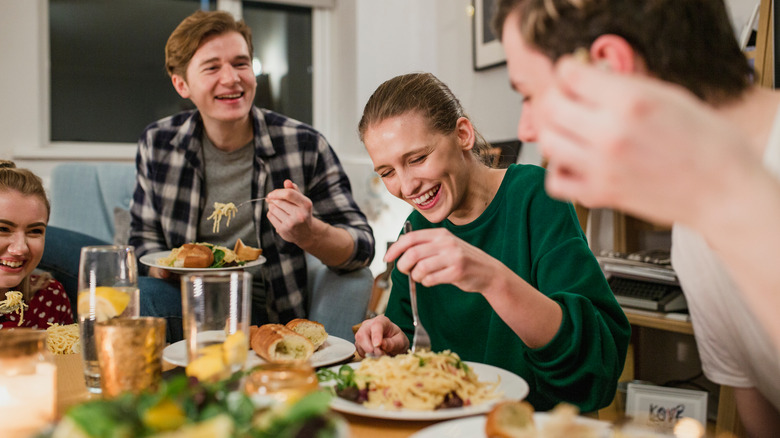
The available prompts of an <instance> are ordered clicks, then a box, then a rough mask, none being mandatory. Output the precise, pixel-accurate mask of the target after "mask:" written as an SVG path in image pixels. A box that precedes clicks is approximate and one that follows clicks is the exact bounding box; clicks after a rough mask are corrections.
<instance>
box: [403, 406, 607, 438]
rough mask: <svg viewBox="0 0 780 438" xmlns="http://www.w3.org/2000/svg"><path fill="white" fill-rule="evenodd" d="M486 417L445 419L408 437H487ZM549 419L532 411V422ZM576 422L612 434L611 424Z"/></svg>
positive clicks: (589, 420)
mask: <svg viewBox="0 0 780 438" xmlns="http://www.w3.org/2000/svg"><path fill="white" fill-rule="evenodd" d="M485 419H486V417H485V416H484V415H483V416H479V417H469V418H459V419H457V420H450V421H445V422H443V423H439V424H434V425H433V426H428V427H426V428H425V429H422V430H420V431H419V432H417V433H415V434H414V435H412V436H411V437H409V438H441V437H443V436H444V437H447V438H487V437H486V435H485ZM549 420H550V414H548V413H546V412H536V413H534V423H535V424H536V425H537V426H542V425H544V423H546V422H547V421H549ZM576 421H577V423H582V424H587V425H590V426H591V427H592V428H593V429H594V430H597V431H601V433H600V434H599V435H598V436H600V437H602V438H607V437H610V436H612V426H611V425H610V424H609V423H607V422H605V421H599V420H595V419H593V418H588V417H577V419H576Z"/></svg>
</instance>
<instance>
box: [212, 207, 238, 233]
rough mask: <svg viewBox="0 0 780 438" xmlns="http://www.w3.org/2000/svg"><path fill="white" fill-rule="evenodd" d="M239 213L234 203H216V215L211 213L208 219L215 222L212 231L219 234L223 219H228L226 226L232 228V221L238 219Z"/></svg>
mask: <svg viewBox="0 0 780 438" xmlns="http://www.w3.org/2000/svg"><path fill="white" fill-rule="evenodd" d="M237 212H238V208H236V206H235V205H233V203H232V202H228V203H227V204H223V203H221V202H215V203H214V213H211V216H209V217H208V218H207V220H214V226H213V227H212V229H211V230H212V231H213V232H214V233H219V223H220V222H222V218H223V217H226V218H227V223H226V224H225V226H226V227H229V226H230V219H232V218H234V217H236V213H237Z"/></svg>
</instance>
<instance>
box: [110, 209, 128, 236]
mask: <svg viewBox="0 0 780 438" xmlns="http://www.w3.org/2000/svg"><path fill="white" fill-rule="evenodd" d="M128 240H130V211H129V210H127V209H124V208H122V207H114V245H127V242H128Z"/></svg>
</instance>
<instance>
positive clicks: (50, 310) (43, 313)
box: [0, 275, 73, 330]
mask: <svg viewBox="0 0 780 438" xmlns="http://www.w3.org/2000/svg"><path fill="white" fill-rule="evenodd" d="M32 277H33V282H34V280H35V277H36V276H35V275H33V276H32ZM27 306H28V307H27V308H26V309H24V321H23V322H22V324H21V325H19V317H20V315H19V314H18V313H8V314H5V315H0V328H14V327H29V328H34V329H42V330H45V329H46V328H48V327H49V325H50V324H55V323H56V324H62V325H64V324H73V312H72V311H71V307H70V301H69V300H68V295H67V294H66V293H65V288H64V287H62V283H60V282H59V281H57V280H55V279H53V278H52V279H50V280H49V282H48V283H46V284H45V285H44V286H43V287H42V288H40V289H39V290H38V292H36V293H35V295H33V297H32V299H31V300H30V302H28V303H27Z"/></svg>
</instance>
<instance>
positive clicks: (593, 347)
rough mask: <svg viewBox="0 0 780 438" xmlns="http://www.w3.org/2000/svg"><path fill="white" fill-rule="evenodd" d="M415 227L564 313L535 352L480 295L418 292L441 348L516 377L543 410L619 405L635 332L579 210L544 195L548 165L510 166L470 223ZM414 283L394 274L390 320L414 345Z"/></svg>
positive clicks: (447, 289)
mask: <svg viewBox="0 0 780 438" xmlns="http://www.w3.org/2000/svg"><path fill="white" fill-rule="evenodd" d="M409 220H410V221H411V222H412V226H413V229H415V230H420V229H425V228H441V227H443V228H446V229H447V230H449V231H450V232H452V233H453V234H454V235H455V236H458V237H459V238H461V239H463V240H464V241H466V242H468V243H470V244H471V245H474V246H476V247H478V248H480V249H482V250H483V251H485V252H486V253H487V254H489V255H491V256H492V257H495V258H496V259H498V260H500V261H501V262H503V263H504V264H505V265H506V266H508V267H509V268H510V269H512V271H514V272H515V273H516V274H517V275H519V276H520V277H522V278H523V279H524V280H525V281H527V282H528V283H530V284H531V285H532V286H534V287H535V288H537V289H538V290H540V291H541V292H542V293H543V294H545V295H547V296H548V297H550V298H551V299H553V300H555V301H556V302H557V303H558V304H559V305H560V306H561V309H562V310H563V322H562V323H561V326H560V328H559V330H558V333H557V334H556V335H555V337H554V338H553V340H552V341H550V343H549V344H547V345H545V346H543V347H541V348H536V349H531V348H529V347H527V346H526V345H525V344H524V343H523V341H522V340H521V339H520V338H519V337H518V336H517V335H516V334H515V333H514V332H513V331H512V329H510V328H509V326H507V325H506V324H505V323H504V321H503V320H502V319H501V318H500V317H499V316H498V315H497V314H496V312H495V311H494V310H493V308H492V307H490V305H489V304H488V302H487V300H485V298H484V297H483V296H482V294H479V293H469V292H463V291H462V290H460V289H458V288H457V287H455V286H452V285H438V286H434V287H424V286H422V285H418V287H417V300H418V307H419V314H420V320H421V321H422V323H423V325H424V326H425V328H426V330H427V331H428V333H429V334H430V336H431V343H432V347H433V350H434V351H441V350H445V349H449V350H452V351H454V352H456V353H458V354H459V355H460V357H461V358H462V359H463V360H467V361H473V362H480V363H486V364H490V365H494V366H498V367H500V368H504V369H506V370H509V371H512V372H514V373H515V374H517V375H519V376H521V377H522V378H524V379H525V380H526V381H527V382H528V384H529V385H530V388H531V389H530V393H529V394H528V397H527V400H528V401H529V402H530V403H531V404H533V405H534V408H535V409H537V410H540V411H543V410H548V409H550V408H552V407H554V406H555V405H556V404H557V403H559V402H564V401H565V402H568V403H571V404H574V405H576V406H578V407H579V408H580V410H581V411H582V412H590V411H595V410H597V409H599V408H602V407H604V406H607V405H608V404H609V403H610V402H611V401H612V398H613V397H614V395H615V389H616V386H617V380H618V377H620V373H621V372H622V370H623V364H624V362H625V357H626V350H627V348H628V342H629V337H630V334H631V328H630V326H629V323H628V320H627V319H626V317H625V315H624V314H623V311H622V309H621V308H620V305H619V304H618V303H617V301H615V298H614V295H613V294H612V291H611V290H610V288H609V285H608V284H607V281H606V279H605V278H604V275H603V274H602V272H601V269H600V268H599V265H598V262H597V261H596V258H595V257H594V256H593V254H592V253H591V251H590V249H589V248H588V244H587V242H586V240H585V236H584V235H583V233H582V230H581V229H580V227H579V223H578V222H577V216H576V213H575V211H574V208H573V206H572V205H571V204H567V203H564V202H559V201H556V200H553V199H551V198H550V197H549V196H547V194H546V193H545V191H544V170H543V169H542V168H540V167H536V166H529V165H512V166H511V167H510V168H509V169H508V170H507V172H506V175H505V177H504V180H503V181H502V183H501V187H500V188H499V190H498V193H497V194H496V197H495V198H494V199H493V201H492V202H491V203H490V205H489V206H488V207H487V209H486V210H485V211H484V212H483V213H482V215H481V216H480V217H479V218H478V219H476V220H475V221H473V222H471V223H469V224H466V225H460V226H457V225H454V224H452V223H451V222H450V221H449V220H445V221H444V222H441V223H438V224H433V223H430V222H428V221H427V220H426V219H425V218H424V217H423V216H422V215H421V214H420V213H419V212H417V211H414V212H412V214H411V215H410V216H409ZM408 281H409V280H408V277H407V276H406V275H404V274H402V273H401V272H399V271H398V270H397V269H394V270H393V273H392V284H393V286H392V292H391V294H390V300H389V303H388V307H387V312H386V316H387V317H388V318H390V320H392V321H393V322H394V323H396V324H398V325H399V326H400V327H401V329H403V330H404V332H405V333H406V334H407V336H408V337H409V339H410V340H411V337H412V334H413V332H414V330H413V326H412V319H411V307H410V303H409V284H408ZM505 396H507V397H510V398H511V397H512V394H505Z"/></svg>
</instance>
